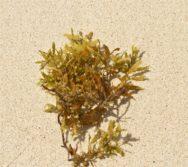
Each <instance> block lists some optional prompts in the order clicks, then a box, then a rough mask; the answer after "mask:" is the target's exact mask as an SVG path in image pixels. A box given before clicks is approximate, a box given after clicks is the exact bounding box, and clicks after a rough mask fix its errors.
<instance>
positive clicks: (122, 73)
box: [37, 30, 149, 167]
mask: <svg viewBox="0 0 188 167" xmlns="http://www.w3.org/2000/svg"><path fill="white" fill-rule="evenodd" d="M65 36H66V37H67V38H68V40H69V43H68V44H65V45H64V46H63V47H62V48H59V49H57V48H56V46H55V43H52V48H51V49H49V50H48V51H47V52H44V51H39V52H40V55H41V56H42V58H43V59H42V60H40V61H38V62H37V63H38V64H40V70H41V75H42V76H41V79H40V81H39V84H40V85H41V87H42V88H43V89H44V90H46V91H47V92H48V93H50V94H51V95H53V96H55V98H56V104H55V105H54V104H47V105H46V106H45V111H46V112H48V113H56V114H57V121H58V123H59V125H60V127H61V133H62V142H63V147H64V148H65V149H66V150H67V152H68V160H70V161H73V166H75V167H77V166H84V167H87V166H89V165H92V166H94V163H95V161H96V159H104V158H107V157H110V156H113V155H118V154H119V155H121V156H124V154H125V151H124V149H123V145H125V144H130V142H131V141H136V140H137V139H135V138H133V137H132V136H131V135H130V134H124V129H122V128H121V126H120V121H121V119H122V118H123V116H124V115H125V112H126V111H124V113H123V114H121V115H120V111H119V107H120V106H121V105H123V104H128V106H129V104H130V100H131V99H133V98H134V97H133V95H134V94H136V93H138V92H139V91H141V90H143V89H142V88H141V87H140V86H138V85H135V81H144V80H146V79H147V78H146V77H145V75H144V74H145V73H146V72H148V71H149V67H148V66H141V64H142V62H141V59H142V55H143V52H140V51H139V50H138V49H137V48H136V47H135V46H133V47H132V51H131V53H128V52H126V51H125V52H120V48H116V49H114V50H112V51H111V50H110V49H109V48H108V46H106V45H104V44H103V45H101V43H100V41H99V40H98V39H93V33H92V32H90V33H89V34H87V35H83V33H82V32H79V33H78V34H74V33H73V30H72V32H71V33H70V34H65ZM111 117H114V118H115V119H110V118H111ZM105 120H106V121H107V122H108V126H107V127H108V128H107V130H106V131H105V130H102V128H101V124H102V123H103V122H104V121H105ZM91 128H96V129H94V134H93V135H92V136H91V134H90V132H89V130H90V129H91ZM87 132H88V133H89V134H88V133H87ZM86 136H87V137H88V138H87V139H88V141H87V144H88V147H87V149H86V150H85V151H83V150H82V151H81V150H80V149H79V146H80V145H81V144H82V143H83V142H86V141H85V140H86ZM70 138H72V139H73V140H71V139H70ZM70 141H71V142H70Z"/></svg>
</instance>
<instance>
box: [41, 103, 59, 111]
mask: <svg viewBox="0 0 188 167" xmlns="http://www.w3.org/2000/svg"><path fill="white" fill-rule="evenodd" d="M44 111H45V112H48V113H58V110H57V108H56V106H54V105H53V104H46V105H45V107H44Z"/></svg>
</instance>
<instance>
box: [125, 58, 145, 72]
mask: <svg viewBox="0 0 188 167" xmlns="http://www.w3.org/2000/svg"><path fill="white" fill-rule="evenodd" d="M141 63H142V62H141V60H138V61H137V62H136V63H135V64H133V66H132V67H131V68H130V69H129V71H128V74H130V73H132V72H135V71H137V69H138V68H139V66H140V64H141Z"/></svg>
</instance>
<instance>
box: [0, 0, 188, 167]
mask: <svg viewBox="0 0 188 167" xmlns="http://www.w3.org/2000/svg"><path fill="white" fill-rule="evenodd" d="M71 27H72V28H74V30H75V31H80V30H81V31H83V32H86V33H87V32H90V31H93V32H94V35H95V37H97V38H100V39H101V40H102V42H103V43H106V44H107V45H108V46H110V48H111V49H113V48H116V47H120V48H124V49H128V48H130V47H131V45H132V44H134V45H136V46H138V47H139V48H140V49H141V50H143V51H146V53H145V56H144V58H143V60H144V62H145V64H147V65H150V66H151V72H150V73H149V74H148V75H147V76H148V77H149V78H150V80H149V81H146V82H145V83H143V84H141V85H142V86H143V87H145V88H146V89H145V90H144V91H143V92H140V94H138V95H136V101H132V104H131V107H130V109H129V111H128V114H127V117H131V118H130V119H129V120H127V122H123V123H122V126H123V127H125V128H126V129H127V130H128V131H129V132H131V133H132V134H133V136H135V137H138V138H140V141H138V142H136V143H134V144H133V147H130V146H127V151H129V152H127V153H126V156H125V157H123V158H121V157H115V158H113V159H106V160H102V161H98V162H97V166H100V167H187V166H188V142H187V141H188V0H0V48H1V50H0V112H1V116H0V121H1V124H0V128H1V134H0V142H1V149H0V166H1V167H70V166H71V163H70V162H68V161H67V153H66V151H65V150H64V149H63V148H61V135H60V130H59V125H58V124H57V120H56V115H53V114H46V113H44V112H42V111H43V106H44V104H46V103H48V102H51V101H53V99H52V98H51V97H50V96H49V95H48V94H46V93H45V92H44V91H42V89H41V88H40V87H38V86H37V84H36V83H37V81H38V79H39V77H40V72H39V68H38V66H37V65H36V64H35V61H37V60H38V59H39V58H40V57H39V54H38V50H39V49H42V50H47V49H49V48H50V47H51V43H52V42H53V41H54V42H56V45H57V47H60V46H62V45H63V43H65V42H66V39H65V37H64V36H63V34H64V33H67V32H70V29H71Z"/></svg>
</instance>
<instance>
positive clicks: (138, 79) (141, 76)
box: [131, 75, 147, 81]
mask: <svg viewBox="0 0 188 167" xmlns="http://www.w3.org/2000/svg"><path fill="white" fill-rule="evenodd" d="M131 79H132V80H135V81H145V80H147V78H146V77H145V76H144V75H140V76H134V77H132V78H131Z"/></svg>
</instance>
